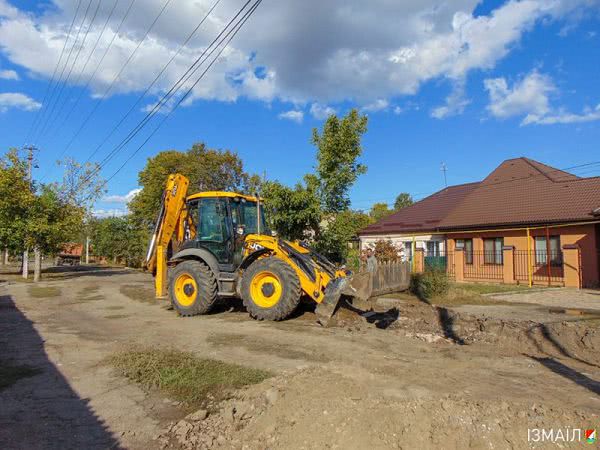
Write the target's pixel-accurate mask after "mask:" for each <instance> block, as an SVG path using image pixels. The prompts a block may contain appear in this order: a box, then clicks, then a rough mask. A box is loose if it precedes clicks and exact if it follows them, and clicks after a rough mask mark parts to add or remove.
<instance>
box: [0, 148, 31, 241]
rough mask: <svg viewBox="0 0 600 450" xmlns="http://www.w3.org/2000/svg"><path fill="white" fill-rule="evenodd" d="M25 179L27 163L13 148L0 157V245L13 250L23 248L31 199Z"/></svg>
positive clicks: (27, 182)
mask: <svg viewBox="0 0 600 450" xmlns="http://www.w3.org/2000/svg"><path fill="white" fill-rule="evenodd" d="M34 200H35V199H34V196H33V193H32V192H31V190H30V186H29V181H28V179H27V163H26V162H25V161H23V160H21V159H20V158H19V155H18V152H17V150H16V149H11V150H9V151H8V152H7V153H6V154H5V155H4V157H3V158H2V159H0V246H1V247H2V248H3V249H4V248H8V249H10V250H11V251H13V252H20V251H22V250H23V249H24V242H25V235H26V231H27V221H28V211H29V208H30V207H31V205H32V204H33V202H34Z"/></svg>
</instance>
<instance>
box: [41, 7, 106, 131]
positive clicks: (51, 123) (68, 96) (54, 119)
mask: <svg viewBox="0 0 600 450" xmlns="http://www.w3.org/2000/svg"><path fill="white" fill-rule="evenodd" d="M92 2H93V0H90V5H91V4H92ZM100 3H101V0H98V4H97V5H96V9H95V10H94V15H93V16H92V19H91V20H90V24H89V26H88V27H87V29H86V30H85V34H84V35H83V39H82V40H81V44H80V45H79V48H78V49H77V53H76V54H75V58H74V59H73V63H72V64H71V68H70V69H69V73H68V74H67V77H66V78H65V80H64V82H63V85H62V88H61V90H60V92H59V94H58V96H59V97H58V98H59V100H57V104H58V102H59V101H60V107H59V108H58V111H57V112H56V114H54V115H52V117H51V118H50V121H49V122H48V124H47V126H46V128H45V129H42V131H41V134H40V136H39V137H38V140H41V139H42V137H43V136H44V134H45V133H46V132H47V131H48V130H50V129H52V126H53V125H54V123H55V122H56V120H57V118H58V117H60V115H61V114H62V112H63V109H64V107H65V104H66V102H67V100H68V99H69V98H71V95H70V92H72V90H73V88H71V89H70V90H69V93H68V94H66V95H64V96H63V97H62V99H61V98H60V96H61V94H62V92H63V91H64V89H65V88H66V87H67V86H68V84H69V80H70V79H71V74H72V73H73V70H74V69H75V67H77V62H78V60H79V56H80V55H81V51H82V50H83V49H84V47H85V43H86V41H87V38H88V36H89V34H90V30H91V29H92V27H93V26H94V22H95V21H96V17H97V16H98V11H99V10H100ZM84 20H85V19H84ZM80 76H81V75H80ZM77 81H79V78H78V80H77ZM77 81H76V82H75V84H77Z"/></svg>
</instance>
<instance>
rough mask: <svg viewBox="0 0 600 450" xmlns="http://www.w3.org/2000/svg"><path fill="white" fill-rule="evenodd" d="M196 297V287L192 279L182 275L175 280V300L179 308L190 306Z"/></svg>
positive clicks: (187, 275)
mask: <svg viewBox="0 0 600 450" xmlns="http://www.w3.org/2000/svg"><path fill="white" fill-rule="evenodd" d="M197 297H198V285H197V284H196V280H194V277H192V276H191V275H189V274H187V273H183V274H181V275H179V276H178V277H177V279H176V280H175V299H176V300H177V303H179V304H180V305H181V306H190V305H192V304H193V303H194V302H195V301H196V298H197Z"/></svg>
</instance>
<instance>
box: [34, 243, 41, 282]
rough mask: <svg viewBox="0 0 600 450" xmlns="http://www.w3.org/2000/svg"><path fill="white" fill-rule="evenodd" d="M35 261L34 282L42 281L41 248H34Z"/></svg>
mask: <svg viewBox="0 0 600 450" xmlns="http://www.w3.org/2000/svg"><path fill="white" fill-rule="evenodd" d="M33 254H34V257H35V262H34V264H33V282H34V283H37V282H38V281H40V277H41V275H42V254H41V252H40V249H39V248H36V249H34V250H33Z"/></svg>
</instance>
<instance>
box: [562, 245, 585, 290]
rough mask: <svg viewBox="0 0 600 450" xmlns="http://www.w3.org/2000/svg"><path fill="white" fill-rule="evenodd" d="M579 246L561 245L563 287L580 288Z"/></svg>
mask: <svg viewBox="0 0 600 450" xmlns="http://www.w3.org/2000/svg"><path fill="white" fill-rule="evenodd" d="M579 251H580V250H579V246H578V245H576V244H571V245H563V275H564V280H565V287H574V288H577V289H581V265H580V258H579Z"/></svg>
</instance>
